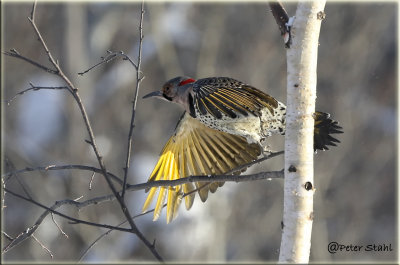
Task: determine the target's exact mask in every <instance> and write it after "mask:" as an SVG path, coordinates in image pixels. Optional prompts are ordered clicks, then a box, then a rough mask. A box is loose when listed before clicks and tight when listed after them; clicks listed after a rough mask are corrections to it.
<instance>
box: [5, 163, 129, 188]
mask: <svg viewBox="0 0 400 265" xmlns="http://www.w3.org/2000/svg"><path fill="white" fill-rule="evenodd" d="M66 169H70V170H72V169H78V170H85V171H92V172H94V173H100V174H101V173H102V171H101V169H99V168H96V167H91V166H84V165H63V166H56V165H49V166H45V167H26V168H24V169H20V170H16V171H12V172H8V173H5V174H4V175H3V177H10V176H12V175H15V174H20V173H25V172H30V171H52V170H66ZM107 174H108V175H109V176H110V177H111V178H112V179H113V180H114V181H116V182H117V183H118V184H120V185H122V180H121V179H120V178H119V177H117V176H116V175H114V174H112V173H110V172H107Z"/></svg>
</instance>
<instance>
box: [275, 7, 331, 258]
mask: <svg viewBox="0 0 400 265" xmlns="http://www.w3.org/2000/svg"><path fill="white" fill-rule="evenodd" d="M324 7H325V1H318V0H315V1H309V2H308V1H307V2H299V4H298V6H297V10H296V17H295V19H294V23H293V26H292V29H291V33H292V45H291V48H289V49H288V50H287V71H288V77H287V113H286V133H285V184H284V212H283V233H282V241H281V247H280V254H279V262H281V263H287V262H295V263H308V261H309V257H310V247H311V231H312V222H313V195H314V179H313V178H314V163H313V155H314V150H313V140H314V138H313V137H314V119H313V116H312V115H313V113H314V111H315V99H316V80H317V76H316V74H317V55H318V37H319V31H320V27H321V20H322V18H323V17H324V16H323V14H324V13H323V11H324Z"/></svg>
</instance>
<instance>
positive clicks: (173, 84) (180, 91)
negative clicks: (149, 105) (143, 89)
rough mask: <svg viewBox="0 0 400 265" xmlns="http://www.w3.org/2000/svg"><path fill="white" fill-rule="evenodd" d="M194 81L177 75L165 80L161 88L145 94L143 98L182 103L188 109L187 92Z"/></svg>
mask: <svg viewBox="0 0 400 265" xmlns="http://www.w3.org/2000/svg"><path fill="white" fill-rule="evenodd" d="M194 82H196V80H194V79H193V78H191V77H188V76H178V77H175V78H172V79H171V80H169V81H167V82H166V83H165V84H164V85H163V86H162V89H161V90H159V91H154V92H151V93H149V94H147V95H145V96H144V97H143V98H149V97H157V98H161V99H164V100H167V101H172V102H174V103H178V104H180V105H183V107H184V108H185V109H187V110H189V102H188V100H189V92H190V90H191V88H192V84H193V83H194Z"/></svg>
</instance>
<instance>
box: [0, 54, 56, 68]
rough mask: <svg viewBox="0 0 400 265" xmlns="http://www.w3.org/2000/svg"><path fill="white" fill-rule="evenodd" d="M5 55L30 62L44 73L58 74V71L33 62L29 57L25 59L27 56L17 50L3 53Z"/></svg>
mask: <svg viewBox="0 0 400 265" xmlns="http://www.w3.org/2000/svg"><path fill="white" fill-rule="evenodd" d="M3 54H4V55H7V56H10V57H14V58H18V59H21V60H23V61H25V62H28V63H30V64H32V65H34V66H36V67H38V68H40V69H42V70H44V71H46V72H48V73H50V74H57V71H56V70H53V69H50V68H48V67H46V66H44V65H42V64H40V63H38V62H35V61H33V60H32V59H29V58H28V57H25V56H23V55H21V54H20V53H19V52H17V50H15V49H11V50H10V51H9V52H3Z"/></svg>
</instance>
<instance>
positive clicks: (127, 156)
mask: <svg viewBox="0 0 400 265" xmlns="http://www.w3.org/2000/svg"><path fill="white" fill-rule="evenodd" d="M143 15H144V0H143V1H142V8H141V12H140V22H139V51H138V57H137V67H136V89H135V97H134V99H133V104H132V105H133V106H132V116H131V123H130V126H129V133H128V149H127V151H126V160H125V167H124V178H123V179H124V184H123V185H122V195H121V196H122V198H123V197H124V196H125V187H126V179H127V178H128V170H129V166H130V160H131V152H132V134H133V128H134V127H135V114H136V103H137V98H138V94H139V86H140V83H141V81H142V80H143V77H141V76H140V75H141V72H140V66H141V62H142V43H143Z"/></svg>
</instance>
